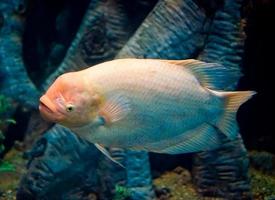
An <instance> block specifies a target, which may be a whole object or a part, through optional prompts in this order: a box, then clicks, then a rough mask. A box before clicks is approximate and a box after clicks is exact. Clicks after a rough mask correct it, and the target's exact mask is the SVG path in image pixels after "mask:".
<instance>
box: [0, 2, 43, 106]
mask: <svg viewBox="0 0 275 200" xmlns="http://www.w3.org/2000/svg"><path fill="white" fill-rule="evenodd" d="M23 6H24V4H22V2H21V1H6V2H1V5H0V12H1V13H2V16H3V21H4V22H3V26H2V28H1V30H0V77H1V80H0V83H1V85H0V92H1V93H3V94H5V95H7V96H10V97H12V98H13V99H15V100H17V101H18V102H19V103H21V104H22V105H24V106H26V107H31V108H36V107H37V105H38V98H39V91H38V90H37V88H36V87H35V85H34V84H33V83H32V81H31V80H30V79H29V77H28V74H27V72H26V70H25V66H24V62H23V59H22V34H23V30H24V19H23V17H22V16H20V11H21V10H20V9H21V8H22V7H23Z"/></svg>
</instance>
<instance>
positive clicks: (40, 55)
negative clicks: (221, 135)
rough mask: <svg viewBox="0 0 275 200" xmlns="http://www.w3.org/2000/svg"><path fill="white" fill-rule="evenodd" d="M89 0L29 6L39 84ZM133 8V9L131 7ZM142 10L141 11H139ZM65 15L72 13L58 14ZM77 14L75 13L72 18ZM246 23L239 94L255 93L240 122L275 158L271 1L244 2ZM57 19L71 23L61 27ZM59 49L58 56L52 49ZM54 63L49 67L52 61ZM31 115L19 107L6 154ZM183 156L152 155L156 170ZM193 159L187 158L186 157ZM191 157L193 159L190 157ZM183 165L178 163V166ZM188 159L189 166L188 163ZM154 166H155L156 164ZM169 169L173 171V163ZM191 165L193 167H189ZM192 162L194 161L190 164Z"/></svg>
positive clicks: (28, 41)
mask: <svg viewBox="0 0 275 200" xmlns="http://www.w3.org/2000/svg"><path fill="white" fill-rule="evenodd" d="M88 3H89V1H88V0H85V1H82V2H81V3H79V2H78V1H74V0H68V1H65V0H60V1H53V0H48V1H43V0H41V1H35V0H31V1H29V3H28V6H27V8H26V9H27V10H26V28H25V34H24V40H23V46H24V47H23V48H24V51H23V52H24V61H25V64H26V66H27V70H28V73H29V74H30V77H31V78H32V80H33V81H34V83H36V85H39V84H41V80H43V79H44V78H45V77H46V76H48V75H49V74H50V73H51V72H52V71H53V70H54V69H55V68H56V67H57V66H58V65H59V64H60V62H61V61H62V59H63V57H64V56H65V53H66V49H67V48H68V47H69V45H70V43H71V41H72V39H73V38H74V36H75V33H76V31H77V29H78V27H79V24H80V22H81V19H82V17H83V14H84V13H85V9H86V7H87V5H88ZM129 6H132V7H133V10H134V9H136V8H134V5H129ZM137 9H138V8H137ZM64 10H66V11H67V12H68V14H66V13H63V14H62V15H60V12H64ZM72 13H73V14H72ZM242 15H243V18H244V19H245V21H246V22H245V29H244V30H245V33H246V36H247V37H246V40H245V47H244V55H243V65H242V71H243V74H244V76H243V77H242V78H241V80H240V82H239V86H238V89H239V90H255V91H257V95H255V96H254V97H253V98H252V99H251V100H249V101H248V102H247V103H245V104H244V105H243V106H241V108H240V110H239V111H238V116H237V119H238V122H239V125H240V132H241V135H242V136H243V138H244V143H245V145H246V147H247V148H248V149H249V150H264V151H269V152H273V153H275V133H274V132H275V127H274V126H275V120H274V119H275V117H274V116H273V115H274V107H275V106H274V102H275V98H274V86H273V85H274V83H273V82H274V79H275V77H274V75H273V74H274V73H273V68H275V65H274V58H275V55H274V53H275V51H274V48H275V42H274V38H275V31H274V28H275V21H274V19H275V17H274V15H275V6H274V1H272V0H254V1H245V2H244V7H243V11H242ZM57 20H63V21H64V22H67V23H58V24H62V26H56V24H55V23H56V21H57ZM52 48H56V51H57V53H56V52H55V54H54V56H55V57H51V56H53V55H51V54H50V49H52ZM49 60H50V62H49ZM29 114H30V113H28V112H22V108H19V109H18V111H17V112H16V114H15V118H16V120H17V122H18V125H17V126H11V128H10V129H9V130H8V133H7V134H6V137H7V138H6V140H5V145H6V147H7V150H8V149H9V148H10V147H11V146H12V144H13V143H14V140H22V139H23V134H24V131H23V130H25V129H26V126H27V122H28V116H29ZM179 157H180V156H163V155H162V156H159V155H157V154H151V160H152V166H153V167H156V168H157V167H158V166H157V165H158V164H157V163H159V161H161V160H163V162H166V163H167V159H168V158H169V159H171V160H170V161H171V162H169V163H171V167H172V166H175V164H182V165H184V163H186V162H185V161H186V160H185V159H178V158H179ZM184 157H185V158H187V159H189V157H190V156H189V155H185V156H184ZM190 158H191V157H190ZM155 160H157V162H154V161H155ZM179 160H180V162H184V163H177V162H179ZM184 160H185V161H184ZM155 163H156V164H155ZM169 163H168V164H167V166H168V167H169V165H170V164H169ZM188 163H189V162H188ZM190 163H191V162H190Z"/></svg>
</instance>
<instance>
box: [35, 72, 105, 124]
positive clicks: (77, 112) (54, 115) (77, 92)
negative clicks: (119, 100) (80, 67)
mask: <svg viewBox="0 0 275 200" xmlns="http://www.w3.org/2000/svg"><path fill="white" fill-rule="evenodd" d="M99 104H100V96H99V95H98V94H97V93H96V92H95V91H94V90H92V89H91V88H90V87H88V85H87V83H86V82H85V79H84V78H83V77H82V76H81V74H79V73H77V72H70V73H66V74H63V75H61V76H59V77H58V78H57V79H56V80H55V82H54V83H53V84H52V85H51V86H50V87H49V89H48V90H47V92H46V93H45V94H44V95H43V96H42V97H41V98H40V104H39V110H40V114H41V116H42V117H43V118H44V119H45V120H47V121H51V122H55V123H59V124H61V125H64V126H66V127H69V128H73V127H80V126H83V125H86V124H88V123H90V122H91V121H93V119H94V118H95V117H96V113H97V110H98V106H99Z"/></svg>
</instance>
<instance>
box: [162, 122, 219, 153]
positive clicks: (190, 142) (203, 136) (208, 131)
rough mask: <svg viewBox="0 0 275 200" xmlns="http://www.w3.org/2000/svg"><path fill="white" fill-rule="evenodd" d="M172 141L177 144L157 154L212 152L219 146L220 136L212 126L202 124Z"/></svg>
mask: <svg viewBox="0 0 275 200" xmlns="http://www.w3.org/2000/svg"><path fill="white" fill-rule="evenodd" d="M174 139H175V140H177V141H178V143H176V144H173V145H172V146H169V147H166V148H163V149H162V150H160V151H158V152H159V153H167V154H182V153H194V152H199V151H209V150H214V149H216V148H218V147H219V146H220V145H221V139H222V134H220V133H219V131H218V130H217V129H215V128H214V127H213V126H211V125H209V124H203V125H201V126H200V127H198V128H196V129H193V130H189V131H187V132H185V133H183V134H182V135H181V137H177V138H174Z"/></svg>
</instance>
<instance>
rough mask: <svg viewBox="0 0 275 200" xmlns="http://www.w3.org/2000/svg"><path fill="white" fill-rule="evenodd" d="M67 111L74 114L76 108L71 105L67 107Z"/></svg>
mask: <svg viewBox="0 0 275 200" xmlns="http://www.w3.org/2000/svg"><path fill="white" fill-rule="evenodd" d="M66 111H67V112H72V111H74V106H73V105H71V104H69V105H67V106H66Z"/></svg>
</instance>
